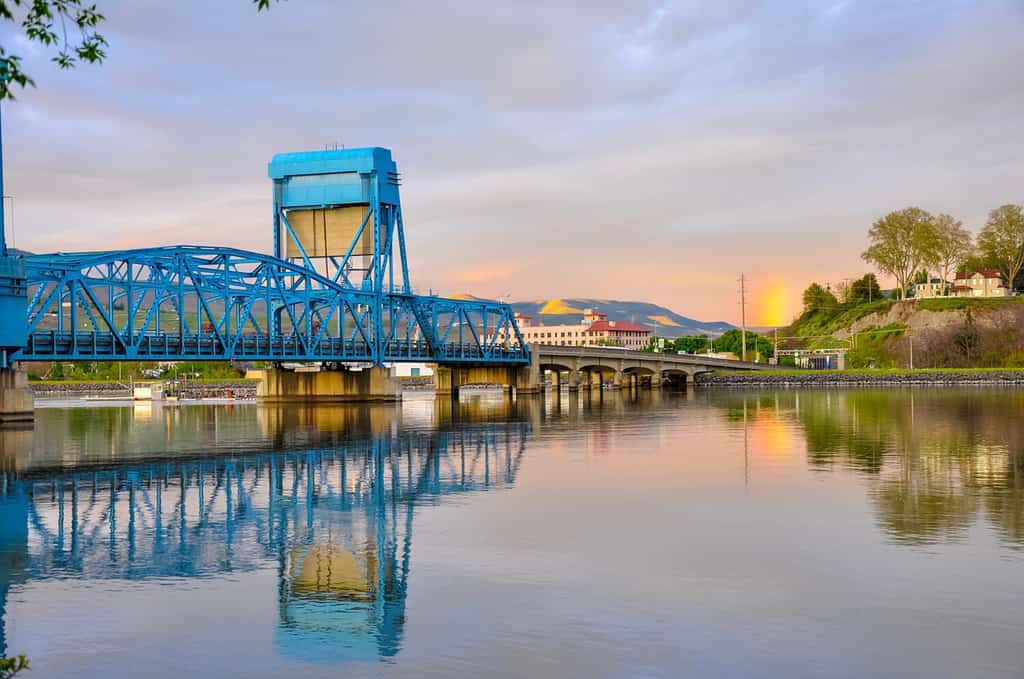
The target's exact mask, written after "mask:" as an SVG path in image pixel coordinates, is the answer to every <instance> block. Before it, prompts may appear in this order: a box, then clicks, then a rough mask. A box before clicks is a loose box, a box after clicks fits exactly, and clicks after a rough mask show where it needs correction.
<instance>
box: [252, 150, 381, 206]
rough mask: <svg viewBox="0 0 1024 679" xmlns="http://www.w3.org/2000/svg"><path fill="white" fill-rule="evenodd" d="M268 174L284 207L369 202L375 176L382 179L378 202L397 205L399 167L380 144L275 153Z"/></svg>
mask: <svg viewBox="0 0 1024 679" xmlns="http://www.w3.org/2000/svg"><path fill="white" fill-rule="evenodd" d="M267 174H268V175H270V178H271V179H273V180H274V183H275V185H277V184H278V183H280V185H281V189H282V196H281V205H282V207H284V208H285V209H292V208H303V207H306V208H313V207H317V208H322V207H328V206H332V205H352V204H359V203H362V204H366V203H369V202H370V196H369V192H368V188H369V186H370V183H371V182H372V180H373V179H374V178H384V179H385V181H384V182H382V183H379V186H378V190H379V199H380V201H381V202H383V203H388V204H390V205H396V206H397V205H398V204H399V199H398V183H399V182H398V166H397V165H396V164H395V161H394V160H393V159H392V158H391V150H390V149H386V148H382V147H380V146H371V147H368V148H360V149H335V150H333V151H302V152H299V153H278V154H277V155H275V156H274V157H273V158H272V159H271V161H270V164H269V165H268V166H267Z"/></svg>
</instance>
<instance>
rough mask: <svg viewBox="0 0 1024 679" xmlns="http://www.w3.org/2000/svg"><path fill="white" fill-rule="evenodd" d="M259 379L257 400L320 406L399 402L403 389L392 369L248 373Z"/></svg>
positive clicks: (255, 371) (264, 370) (262, 371)
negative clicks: (303, 402) (311, 402)
mask: <svg viewBox="0 0 1024 679" xmlns="http://www.w3.org/2000/svg"><path fill="white" fill-rule="evenodd" d="M245 376H246V377H247V378H258V379H259V380H260V383H259V385H258V386H257V387H256V398H258V399H259V400H261V401H268V402H280V401H314V402H320V403H340V402H346V401H348V402H360V401H363V402H369V401H400V400H402V389H401V385H399V383H398V380H396V379H395V371H394V369H393V368H384V367H380V366H373V367H370V368H363V369H362V370H347V369H343V370H322V371H319V372H293V371H290V370H282V369H280V368H269V369H262V370H250V371H248V372H247V373H246V374H245Z"/></svg>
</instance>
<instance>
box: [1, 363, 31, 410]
mask: <svg viewBox="0 0 1024 679" xmlns="http://www.w3.org/2000/svg"><path fill="white" fill-rule="evenodd" d="M34 418H35V412H34V406H33V400H32V392H31V391H30V390H29V388H28V374H27V373H25V372H24V371H22V370H12V369H10V368H3V369H0V424H4V423H7V422H31V421H32V420H33V419H34Z"/></svg>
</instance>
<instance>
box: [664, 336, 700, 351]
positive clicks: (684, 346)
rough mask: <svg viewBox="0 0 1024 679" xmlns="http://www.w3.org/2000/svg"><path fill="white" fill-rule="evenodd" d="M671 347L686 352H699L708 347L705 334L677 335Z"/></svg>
mask: <svg viewBox="0 0 1024 679" xmlns="http://www.w3.org/2000/svg"><path fill="white" fill-rule="evenodd" d="M672 348H673V349H675V350H676V351H685V352H686V353H688V354H699V353H702V352H704V351H706V350H707V348H708V336H707V335H686V336H684V337H679V338H677V339H676V341H675V342H674V343H673V345H672Z"/></svg>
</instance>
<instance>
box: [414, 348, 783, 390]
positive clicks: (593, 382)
mask: <svg viewBox="0 0 1024 679" xmlns="http://www.w3.org/2000/svg"><path fill="white" fill-rule="evenodd" d="M529 349H530V365H529V366H515V367H511V368H503V367H499V366H493V365H478V366H445V365H438V366H437V368H436V369H435V372H434V386H435V388H436V389H437V392H438V393H451V394H453V395H454V394H457V393H458V390H459V388H460V387H463V386H467V385H470V384H480V383H488V384H502V385H505V386H507V387H514V388H515V390H516V391H517V392H518V393H535V392H538V391H541V390H542V389H543V388H544V387H545V386H546V384H547V383H548V380H546V379H545V377H548V378H549V379H550V384H551V387H552V388H554V389H559V388H561V387H562V386H566V387H567V388H568V389H570V390H576V389H590V388H592V387H598V388H600V387H602V386H610V387H611V388H612V389H620V388H623V387H629V388H639V387H660V386H661V385H662V384H663V383H665V382H669V383H671V384H673V385H676V386H685V385H686V384H687V383H688V382H691V381H692V380H693V378H694V377H695V376H696V375H697V374H698V373H702V372H709V371H712V370H715V369H727V370H769V369H771V368H773V367H774V366H771V365H768V364H765V363H752V362H750V361H734V360H730V359H725V358H714V357H711V356H701V355H699V354H669V353H650V352H645V351H631V350H628V349H617V348H613V347H563V346H556V345H549V344H533V345H531V346H530V347H529Z"/></svg>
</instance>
